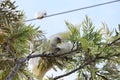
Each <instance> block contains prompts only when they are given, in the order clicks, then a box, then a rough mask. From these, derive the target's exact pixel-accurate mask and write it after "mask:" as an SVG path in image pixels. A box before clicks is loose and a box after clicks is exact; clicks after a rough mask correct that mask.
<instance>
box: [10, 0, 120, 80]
mask: <svg viewBox="0 0 120 80" xmlns="http://www.w3.org/2000/svg"><path fill="white" fill-rule="evenodd" d="M12 1H14V0H12ZM108 1H112V0H16V5H18V9H19V10H22V11H24V13H25V15H26V19H27V20H28V19H32V18H34V15H35V13H36V12H39V11H43V10H45V11H46V12H47V15H50V14H55V13H59V12H64V11H68V10H72V9H77V8H82V7H86V6H90V5H94V4H99V3H104V2H108ZM86 15H87V16H89V18H91V20H92V22H93V24H94V25H95V26H96V28H99V27H101V26H102V24H101V23H102V22H105V23H106V24H107V25H108V27H109V28H110V29H111V30H112V29H115V28H117V25H118V24H120V2H116V3H112V4H108V5H103V6H99V7H95V8H90V9H86V10H80V11H76V12H72V13H67V14H62V15H58V16H53V17H48V18H43V19H42V20H34V21H29V22H26V24H33V25H35V26H41V29H42V30H43V31H44V32H45V33H46V34H45V35H46V36H47V37H49V36H50V35H53V34H55V33H58V32H64V31H66V29H67V27H66V25H65V21H68V22H71V23H73V24H80V23H81V22H82V21H83V20H84V19H85V16H86ZM51 73H53V70H52V71H51ZM54 74H56V75H57V74H61V73H54ZM54 74H53V75H54ZM74 77H75V74H73V75H71V76H70V77H67V78H65V80H68V79H69V78H70V79H71V80H73V78H74Z"/></svg>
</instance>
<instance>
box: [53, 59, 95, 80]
mask: <svg viewBox="0 0 120 80" xmlns="http://www.w3.org/2000/svg"><path fill="white" fill-rule="evenodd" d="M95 61H96V58H95V59H91V60H89V61H87V62H86V63H83V64H81V65H80V66H79V67H78V68H76V69H74V70H72V71H70V72H68V73H65V74H63V75H60V76H56V77H55V78H53V79H52V80H57V79H60V78H62V77H65V76H68V75H70V74H72V73H74V72H76V71H78V70H80V69H82V68H84V67H86V66H87V65H89V64H91V63H92V62H95Z"/></svg>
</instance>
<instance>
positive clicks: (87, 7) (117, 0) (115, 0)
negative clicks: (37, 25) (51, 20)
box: [25, 0, 120, 22]
mask: <svg viewBox="0 0 120 80" xmlns="http://www.w3.org/2000/svg"><path fill="white" fill-rule="evenodd" d="M119 1H120V0H114V1H109V2H105V3H100V4H95V5H91V6H86V7H82V8H78V9H73V10H69V11H64V12H60V13H55V14H51V15H47V16H45V17H44V18H48V17H52V16H57V15H62V14H66V13H71V12H75V11H79V10H84V9H89V8H94V7H98V6H102V5H107V4H111V3H115V2H119ZM33 20H37V19H36V18H33V19H29V20H26V21H25V22H28V21H33Z"/></svg>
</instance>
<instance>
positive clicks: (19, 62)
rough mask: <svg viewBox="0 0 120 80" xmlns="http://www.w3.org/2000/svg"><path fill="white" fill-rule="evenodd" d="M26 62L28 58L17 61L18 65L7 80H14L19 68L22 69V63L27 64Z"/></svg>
mask: <svg viewBox="0 0 120 80" xmlns="http://www.w3.org/2000/svg"><path fill="white" fill-rule="evenodd" d="M26 60H27V58H22V59H19V60H17V64H16V65H15V66H14V68H13V69H12V71H11V72H10V73H9V75H8V76H7V78H6V79H5V80H12V79H13V77H14V76H15V75H16V73H17V72H18V70H19V68H20V67H21V65H22V63H23V62H25V61H26Z"/></svg>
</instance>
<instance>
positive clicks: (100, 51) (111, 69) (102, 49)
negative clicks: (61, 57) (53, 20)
mask: <svg viewBox="0 0 120 80" xmlns="http://www.w3.org/2000/svg"><path fill="white" fill-rule="evenodd" d="M66 25H67V26H68V29H69V31H70V32H71V35H70V36H71V37H70V39H69V40H70V41H71V42H73V43H75V46H76V45H77V48H75V49H76V51H75V52H74V56H73V55H72V56H73V57H72V59H73V61H71V62H70V63H69V64H68V66H67V71H70V70H72V69H73V70H74V69H75V68H78V67H79V66H80V65H82V64H83V63H85V62H87V61H90V60H92V59H96V61H95V62H92V63H91V64H89V65H87V66H85V67H84V68H82V69H80V71H78V78H77V80H87V79H89V80H119V79H120V77H119V76H120V74H119V72H120V68H118V67H119V64H120V59H119V57H120V52H119V50H120V48H119V47H120V45H119V40H120V35H119V29H118V31H117V30H116V34H115V36H114V35H112V33H113V32H110V30H109V28H108V26H107V25H106V24H104V23H103V24H102V26H103V27H102V28H100V29H99V30H95V26H94V25H93V23H92V22H91V20H90V19H89V18H88V17H87V16H86V18H85V20H84V21H83V22H82V24H81V25H80V28H79V29H78V27H77V26H76V25H73V24H71V23H68V22H66ZM98 58H101V59H98ZM97 59H98V60H97Z"/></svg>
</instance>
